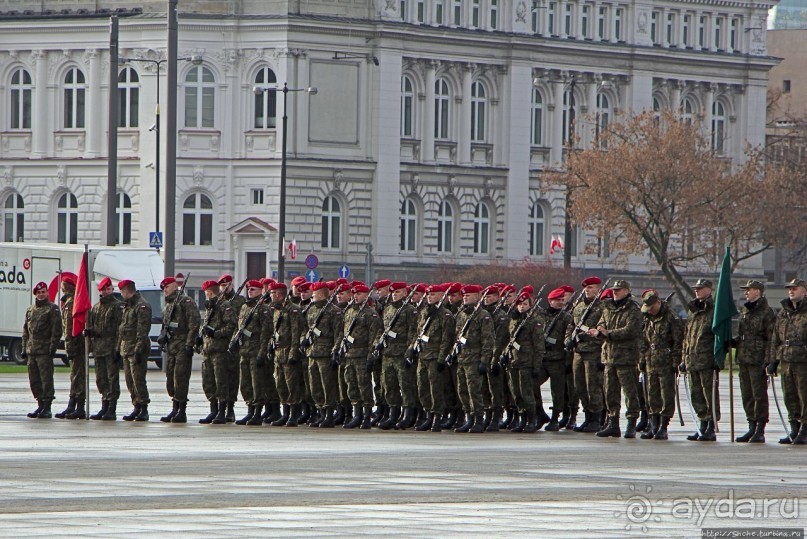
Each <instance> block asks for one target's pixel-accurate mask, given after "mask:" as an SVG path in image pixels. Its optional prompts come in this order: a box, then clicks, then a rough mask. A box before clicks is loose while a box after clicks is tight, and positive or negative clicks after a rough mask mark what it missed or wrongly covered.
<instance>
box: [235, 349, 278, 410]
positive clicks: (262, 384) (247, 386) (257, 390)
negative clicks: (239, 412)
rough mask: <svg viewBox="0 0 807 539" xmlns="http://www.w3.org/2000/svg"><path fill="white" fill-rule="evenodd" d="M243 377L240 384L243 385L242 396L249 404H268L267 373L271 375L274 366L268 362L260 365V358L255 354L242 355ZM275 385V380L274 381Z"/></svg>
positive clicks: (241, 367)
mask: <svg viewBox="0 0 807 539" xmlns="http://www.w3.org/2000/svg"><path fill="white" fill-rule="evenodd" d="M239 366H240V371H241V378H240V380H239V385H240V386H241V398H242V399H244V403H245V404H247V405H250V404H258V405H261V406H263V405H264V404H266V397H267V391H266V376H267V373H269V375H270V376H271V373H272V367H271V366H270V365H268V364H267V363H264V364H263V365H262V366H260V367H259V366H258V358H257V357H256V356H255V354H249V355H242V356H241V361H240V365H239ZM272 385H274V380H273V381H272Z"/></svg>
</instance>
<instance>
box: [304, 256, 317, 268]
mask: <svg viewBox="0 0 807 539" xmlns="http://www.w3.org/2000/svg"><path fill="white" fill-rule="evenodd" d="M317 266H319V258H317V255H315V254H310V255H308V256H307V257H305V267H306V268H308V269H314V268H316V267H317Z"/></svg>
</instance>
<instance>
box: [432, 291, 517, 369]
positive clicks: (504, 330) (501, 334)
mask: <svg viewBox="0 0 807 539" xmlns="http://www.w3.org/2000/svg"><path fill="white" fill-rule="evenodd" d="M497 303H498V302H495V303H491V304H489V305H485V306H484V307H483V308H484V309H485V310H486V311H488V312H489V313H490V317H491V318H493V336H494V337H493V338H494V345H493V358H494V359H496V360H498V359H499V357H500V356H501V355H502V353H503V352H504V349H505V347H506V346H507V343H508V342H509V341H510V316H509V315H508V314H507V313H506V312H505V311H504V309H499V311H498V312H497V313H495V314H494V313H493V311H494V310H496V305H497ZM444 357H445V356H444Z"/></svg>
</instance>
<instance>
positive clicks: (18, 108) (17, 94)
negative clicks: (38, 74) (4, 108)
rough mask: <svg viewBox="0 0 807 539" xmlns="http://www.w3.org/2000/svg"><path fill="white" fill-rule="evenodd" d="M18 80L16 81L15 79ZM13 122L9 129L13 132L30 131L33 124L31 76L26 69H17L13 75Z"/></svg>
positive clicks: (11, 113) (11, 110)
mask: <svg viewBox="0 0 807 539" xmlns="http://www.w3.org/2000/svg"><path fill="white" fill-rule="evenodd" d="M15 78H17V79H18V80H17V81H15V80H14V79H15ZM10 80H11V84H10V86H9V89H10V90H11V92H10V96H11V109H10V115H11V122H10V124H9V128H10V129H12V130H28V129H31V124H32V114H33V107H32V101H31V98H32V89H33V84H32V83H31V74H30V73H29V72H28V70H27V69H25V68H24V67H17V68H15V69H14V71H12V73H11V79H10Z"/></svg>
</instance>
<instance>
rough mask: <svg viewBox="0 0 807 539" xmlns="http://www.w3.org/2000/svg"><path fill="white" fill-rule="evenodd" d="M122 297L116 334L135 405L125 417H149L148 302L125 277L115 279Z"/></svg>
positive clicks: (149, 321)
mask: <svg viewBox="0 0 807 539" xmlns="http://www.w3.org/2000/svg"><path fill="white" fill-rule="evenodd" d="M118 289H120V293H121V296H122V297H123V303H124V307H123V316H122V317H121V322H120V327H119V328H118V335H119V336H120V354H121V356H122V357H123V373H124V375H125V377H126V387H127V388H128V389H129V395H131V397H132V405H133V406H134V408H133V409H132V412H131V413H130V414H129V415H125V416H123V420H124V421H148V420H149V402H150V399H149V390H148V386H147V385H146V371H147V370H148V357H149V352H150V351H151V339H150V338H149V331H151V318H152V316H151V305H149V302H148V301H146V300H145V298H144V297H143V296H141V295H140V292H138V291H137V288H136V287H135V284H134V282H133V281H130V280H128V279H124V280H122V281H119V282H118Z"/></svg>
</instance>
